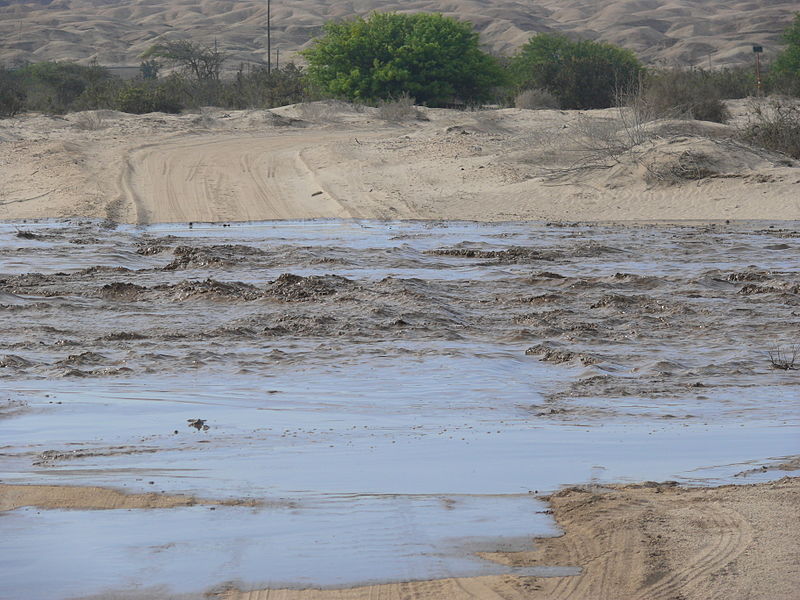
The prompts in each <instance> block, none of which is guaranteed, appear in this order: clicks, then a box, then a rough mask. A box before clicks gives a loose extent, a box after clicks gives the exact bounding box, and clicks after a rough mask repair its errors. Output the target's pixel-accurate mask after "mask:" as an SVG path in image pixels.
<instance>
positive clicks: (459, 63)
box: [303, 13, 503, 106]
mask: <svg viewBox="0 0 800 600" xmlns="http://www.w3.org/2000/svg"><path fill="white" fill-rule="evenodd" d="M303 54H304V56H305V58H306V60H307V61H308V75H309V78H310V80H311V82H312V83H313V84H315V85H316V86H317V87H318V88H319V89H320V91H321V92H323V93H327V94H331V95H333V96H336V97H341V98H347V99H349V100H356V101H361V102H376V101H377V100H381V99H388V98H393V97H399V96H400V95H402V94H409V95H411V96H413V97H414V98H415V99H416V100H417V102H420V103H423V104H428V105H430V106H441V105H444V104H448V103H452V102H454V101H456V100H460V101H463V102H482V101H486V100H488V99H489V98H490V97H491V95H492V89H493V87H494V86H496V85H499V84H500V83H501V82H502V80H503V72H502V70H501V68H500V66H499V64H498V63H497V61H496V60H495V59H494V58H493V57H491V56H489V55H488V54H486V53H484V52H482V51H481V50H480V48H479V46H478V34H477V33H475V32H474V31H473V30H472V26H471V25H470V24H468V23H461V22H458V21H456V20H454V19H451V18H448V17H444V16H442V15H440V14H426V13H417V14H410V15H407V14H395V13H374V14H372V15H370V16H369V17H368V18H366V19H363V18H358V19H355V20H352V21H345V22H340V23H327V24H326V25H325V28H324V35H323V36H322V37H320V38H318V39H316V40H315V41H314V44H313V45H312V46H311V47H310V48H309V49H307V50H305V51H304V52H303Z"/></svg>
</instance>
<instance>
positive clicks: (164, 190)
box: [120, 131, 370, 224]
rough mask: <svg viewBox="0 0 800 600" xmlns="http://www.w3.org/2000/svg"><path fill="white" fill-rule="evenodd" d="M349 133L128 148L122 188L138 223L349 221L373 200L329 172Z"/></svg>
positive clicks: (351, 180) (203, 139)
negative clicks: (326, 150)
mask: <svg viewBox="0 0 800 600" xmlns="http://www.w3.org/2000/svg"><path fill="white" fill-rule="evenodd" d="M348 139H349V140H352V139H353V134H352V133H351V132H341V131H337V132H330V131H328V132H324V131H323V132H303V134H302V135H283V136H277V135H269V136H263V135H262V136H254V135H247V134H245V135H222V136H213V137H208V136H191V137H189V138H188V139H187V138H181V139H178V140H176V141H172V142H166V143H159V144H146V145H144V146H141V147H140V148H137V149H134V150H132V151H130V152H129V153H128V154H127V156H126V158H125V166H124V169H123V171H122V175H121V177H120V193H121V195H122V197H123V198H124V199H125V201H126V202H125V203H126V205H128V206H130V205H132V206H134V207H135V211H136V222H137V223H139V224H147V223H165V222H186V221H215V222H219V221H234V220H235V221H241V220H248V221H249V220H268V219H306V218H350V217H358V216H360V215H361V213H362V212H363V211H362V210H360V207H361V206H363V205H365V204H367V205H368V204H370V200H369V199H368V198H367V197H365V196H366V195H367V194H368V191H367V190H365V189H364V187H363V185H360V181H359V180H358V178H357V177H355V176H353V173H351V172H348V171H347V170H345V171H344V172H339V173H338V174H337V175H333V174H330V175H329V174H328V173H326V168H327V167H329V166H331V163H332V162H333V161H334V160H335V157H334V156H333V155H332V153H323V154H322V155H321V157H320V155H319V153H317V156H315V157H311V158H310V157H309V154H310V153H311V151H312V150H313V149H315V148H317V149H318V148H321V147H323V146H326V145H327V146H331V145H333V146H335V145H336V143H337V142H342V141H344V140H348Z"/></svg>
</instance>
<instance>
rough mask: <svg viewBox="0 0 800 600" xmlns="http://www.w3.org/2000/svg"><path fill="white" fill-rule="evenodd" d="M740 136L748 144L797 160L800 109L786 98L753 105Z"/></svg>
mask: <svg viewBox="0 0 800 600" xmlns="http://www.w3.org/2000/svg"><path fill="white" fill-rule="evenodd" d="M740 137H741V138H742V139H743V140H744V141H745V142H747V143H749V144H753V145H755V146H761V147H762V148H767V149H768V150H772V151H774V152H780V153H781V154H786V155H787V156H791V157H792V158H797V159H800V106H799V105H798V104H797V102H794V101H792V100H791V99H788V98H772V99H770V100H769V101H766V102H755V103H754V106H753V107H752V109H751V111H750V118H749V120H748V123H747V125H745V126H744V127H743V128H742V130H741V132H740Z"/></svg>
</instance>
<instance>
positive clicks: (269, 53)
mask: <svg viewBox="0 0 800 600" xmlns="http://www.w3.org/2000/svg"><path fill="white" fill-rule="evenodd" d="M271 72H272V0H267V74H269V73H271Z"/></svg>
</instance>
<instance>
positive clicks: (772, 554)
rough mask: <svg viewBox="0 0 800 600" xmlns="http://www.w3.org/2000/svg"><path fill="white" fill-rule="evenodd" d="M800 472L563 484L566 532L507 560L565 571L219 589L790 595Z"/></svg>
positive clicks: (614, 599) (338, 594)
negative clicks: (570, 569)
mask: <svg viewBox="0 0 800 600" xmlns="http://www.w3.org/2000/svg"><path fill="white" fill-rule="evenodd" d="M798 495H800V479H798V478H796V477H795V478H789V477H784V478H783V479H780V480H779V481H776V482H771V483H764V484H757V485H743V486H722V487H717V488H702V489H696V488H694V489H692V488H684V487H680V486H676V485H674V484H658V483H654V482H648V483H644V484H637V485H628V486H611V487H608V486H596V487H580V488H568V489H565V490H563V491H560V492H558V493H557V494H554V495H553V496H551V497H549V501H550V503H551V506H552V509H553V515H554V517H555V519H556V521H557V522H558V524H559V525H560V526H561V527H562V528H563V529H564V531H565V534H564V535H563V536H561V537H556V538H545V539H540V540H537V546H539V548H538V549H537V550H536V551H532V552H512V553H502V552H498V553H487V554H484V556H485V557H486V558H488V559H490V560H496V561H498V562H501V563H503V564H509V565H514V566H522V565H539V564H548V565H569V566H576V565H577V566H580V567H581V568H582V572H581V573H580V574H579V575H575V576H570V577H563V578H562V577H549V578H534V577H508V576H492V577H480V578H471V579H444V580H438V581H424V582H406V583H402V584H390V585H380V586H370V587H363V588H353V589H347V590H280V589H277V590H276V589H271V590H256V591H250V592H240V591H237V590H235V589H232V590H227V591H221V592H219V593H218V594H217V596H216V597H219V598H222V599H224V600H264V599H266V598H272V599H274V600H328V599H333V598H337V599H342V600H361V599H372V598H385V599H387V600H394V599H401V598H415V599H416V598H418V599H420V600H422V599H426V600H438V599H445V598H458V599H467V598H472V599H481V600H488V599H497V598H504V599H506V600H517V599H519V600H523V599H531V600H538V599H542V600H544V599H547V600H556V599H562V598H563V599H567V598H569V599H570V600H618V599H620V598H625V599H634V598H637V599H638V598H640V599H642V600H661V599H664V600H667V599H674V598H682V599H685V600H711V599H731V600H734V599H737V600H738V599H741V600H745V599H764V600H767V599H775V598H781V599H785V600H789V599H790V598H793V597H794V595H795V593H796V590H797V586H798V585H799V584H800V566H798V564H797V560H796V556H797V550H798V544H797V535H798V533H800V531H798V523H799V522H800V503H798V501H797V500H798Z"/></svg>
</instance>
